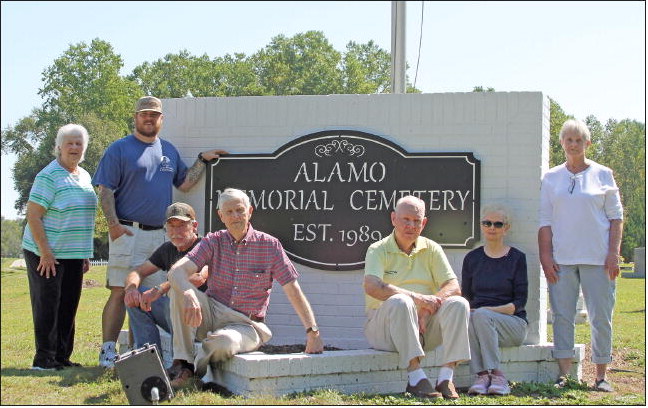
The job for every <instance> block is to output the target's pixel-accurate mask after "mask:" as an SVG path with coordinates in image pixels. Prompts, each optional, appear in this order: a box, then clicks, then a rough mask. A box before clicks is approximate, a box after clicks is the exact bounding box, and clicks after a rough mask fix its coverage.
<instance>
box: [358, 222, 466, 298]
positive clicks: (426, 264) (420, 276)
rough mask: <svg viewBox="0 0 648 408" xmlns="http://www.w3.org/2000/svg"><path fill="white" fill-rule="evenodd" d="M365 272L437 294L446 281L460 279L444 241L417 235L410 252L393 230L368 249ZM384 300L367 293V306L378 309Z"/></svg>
mask: <svg viewBox="0 0 648 408" xmlns="http://www.w3.org/2000/svg"><path fill="white" fill-rule="evenodd" d="M366 275H373V276H377V277H378V278H380V279H382V280H383V282H385V283H388V284H391V285H394V286H398V287H399V288H403V289H407V290H411V291H413V292H417V293H421V294H424V295H432V294H435V293H437V292H438V291H439V288H440V287H441V285H443V283H444V282H446V281H448V280H450V279H457V276H456V275H455V273H454V272H453V270H452V267H451V266H450V263H449V262H448V258H447V257H446V255H445V253H444V252H443V249H442V248H441V245H439V244H437V243H436V242H434V241H432V240H431V239H428V238H425V237H418V238H417V240H416V243H415V245H414V249H412V252H411V253H410V254H409V255H408V254H406V253H405V252H403V251H401V249H400V248H399V247H398V245H397V244H396V238H395V237H394V233H393V232H392V233H391V234H390V235H389V236H388V237H385V238H383V239H381V240H380V241H378V242H374V243H373V244H371V246H370V247H369V249H367V255H366V256H365V276H366ZM381 304H382V301H380V300H378V299H375V298H373V297H371V296H369V295H365V310H370V309H377V308H378V307H380V305H381Z"/></svg>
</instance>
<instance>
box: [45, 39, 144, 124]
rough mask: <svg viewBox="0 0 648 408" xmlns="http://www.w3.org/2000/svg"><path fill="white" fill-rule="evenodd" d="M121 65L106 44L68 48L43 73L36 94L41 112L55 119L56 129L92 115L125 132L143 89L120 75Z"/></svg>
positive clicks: (101, 41)
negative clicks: (38, 96) (40, 105)
mask: <svg viewBox="0 0 648 408" xmlns="http://www.w3.org/2000/svg"><path fill="white" fill-rule="evenodd" d="M123 65H124V62H123V60H122V58H121V56H119V55H117V54H115V52H114V50H113V48H112V46H111V45H110V44H109V43H108V42H106V41H103V40H100V39H94V40H92V42H91V43H90V44H89V45H88V44H86V43H84V42H81V43H79V44H76V45H71V46H70V48H69V49H68V50H67V51H66V52H65V53H64V54H63V55H62V56H60V57H59V58H57V59H56V60H54V63H53V64H52V65H51V66H49V67H48V68H46V69H45V71H44V72H43V88H41V89H40V90H39V92H38V93H39V94H40V95H41V96H42V97H43V99H44V100H45V102H44V104H43V112H45V113H46V114H47V115H48V116H49V115H51V116H54V117H56V119H54V120H52V122H53V124H54V125H55V126H56V127H57V128H58V127H59V126H60V125H61V124H65V123H69V122H74V121H78V118H79V117H81V116H82V115H83V114H87V113H93V114H95V115H96V116H97V117H98V118H99V119H101V120H106V121H111V122H116V123H120V124H121V125H122V133H126V132H127V131H128V126H129V124H130V123H131V118H132V114H133V106H134V103H135V101H136V100H137V98H138V97H140V96H141V94H142V90H141V89H140V88H139V86H138V85H137V83H135V82H134V81H132V80H130V79H127V78H123V77H122V76H121V75H120V73H119V71H120V70H121V68H122V67H123ZM46 117H47V116H46Z"/></svg>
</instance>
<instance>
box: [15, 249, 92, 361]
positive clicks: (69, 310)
mask: <svg viewBox="0 0 648 408" xmlns="http://www.w3.org/2000/svg"><path fill="white" fill-rule="evenodd" d="M23 252H24V254H25V263H26V264H27V277H28V279H29V294H30V297H31V305H32V316H33V319H34V337H35V343H36V356H35V357H34V364H37V363H39V362H42V361H45V360H48V359H55V360H57V361H59V362H62V361H66V360H69V358H70V356H71V355H72V349H73V348H74V320H75V317H76V312H77V308H78V306H79V300H80V299H81V286H82V284H83V259H57V261H58V263H59V264H58V265H56V276H50V277H49V279H48V278H45V276H41V275H40V273H39V272H38V271H37V270H36V268H37V267H38V263H39V262H40V256H38V255H36V254H35V253H33V252H31V251H27V250H23Z"/></svg>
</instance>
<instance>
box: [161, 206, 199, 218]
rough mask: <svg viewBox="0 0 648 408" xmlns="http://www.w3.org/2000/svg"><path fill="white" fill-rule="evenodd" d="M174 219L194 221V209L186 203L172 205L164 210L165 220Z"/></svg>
mask: <svg viewBox="0 0 648 408" xmlns="http://www.w3.org/2000/svg"><path fill="white" fill-rule="evenodd" d="M171 218H176V219H178V220H182V221H191V220H195V219H196V213H195V212H194V209H193V208H191V206H190V205H189V204H187V203H173V204H171V205H170V206H168V207H167V209H166V220H167V221H169V219H171Z"/></svg>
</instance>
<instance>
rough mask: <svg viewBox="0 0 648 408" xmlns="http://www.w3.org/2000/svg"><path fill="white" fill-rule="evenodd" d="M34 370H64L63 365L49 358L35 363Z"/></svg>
mask: <svg viewBox="0 0 648 408" xmlns="http://www.w3.org/2000/svg"><path fill="white" fill-rule="evenodd" d="M31 369H32V370H37V371H46V370H47V371H53V370H62V369H63V364H61V363H59V362H58V361H56V360H54V359H51V358H48V359H46V360H40V361H36V360H35V361H34V365H32V368H31Z"/></svg>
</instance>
